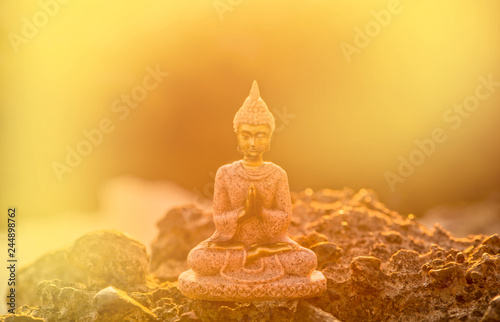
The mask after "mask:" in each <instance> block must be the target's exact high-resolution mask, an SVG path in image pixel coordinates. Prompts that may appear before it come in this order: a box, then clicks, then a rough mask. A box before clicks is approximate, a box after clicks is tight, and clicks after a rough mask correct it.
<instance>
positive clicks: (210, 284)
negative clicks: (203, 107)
mask: <svg viewBox="0 0 500 322" xmlns="http://www.w3.org/2000/svg"><path fill="white" fill-rule="evenodd" d="M233 123H234V131H235V132H236V135H237V138H238V151H239V152H240V153H241V154H243V159H242V160H239V161H235V162H233V163H231V164H227V165H224V166H222V167H220V168H219V170H218V171H217V174H216V176H215V191H214V201H213V208H214V209H213V220H214V223H215V227H216V231H215V233H214V234H213V235H212V236H211V237H210V238H209V239H207V240H205V241H203V242H201V243H200V244H199V245H198V246H196V247H195V248H194V249H192V250H191V252H190V253H189V255H188V259H187V263H188V265H189V267H190V268H191V269H190V270H188V271H186V272H184V273H182V274H181V275H180V276H179V289H180V291H181V292H182V293H183V294H184V295H186V296H189V297H192V298H198V299H205V300H220V301H244V300H278V299H295V298H307V297H313V296H316V295H318V294H319V293H321V292H323V291H324V290H325V289H326V280H325V277H324V276H323V275H322V274H321V273H320V272H318V271H315V269H316V264H317V259H316V255H315V254H314V252H312V251H311V250H309V249H306V248H303V247H301V246H300V245H299V244H297V243H296V242H295V241H293V240H292V239H290V237H288V233H287V229H288V225H289V224H290V220H291V216H292V205H291V198H290V190H289V188H288V178H287V174H286V172H285V171H284V170H283V169H282V168H280V167H279V166H277V165H276V164H274V163H272V162H265V161H264V160H263V154H264V152H266V151H269V149H270V142H271V136H272V133H273V131H274V128H275V121H274V117H273V115H272V114H271V112H270V111H269V110H268V108H267V106H266V103H265V102H264V101H263V100H262V98H260V94H259V88H258V85H257V82H255V81H254V82H253V85H252V89H251V90H250V95H249V96H248V98H247V99H246V100H245V102H244V103H243V106H242V107H241V108H240V109H239V111H238V112H237V113H236V115H235V117H234V122H233Z"/></svg>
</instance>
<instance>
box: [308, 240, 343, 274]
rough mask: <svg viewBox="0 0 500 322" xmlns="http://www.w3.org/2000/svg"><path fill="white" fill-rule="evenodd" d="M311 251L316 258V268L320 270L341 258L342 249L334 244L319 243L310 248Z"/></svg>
mask: <svg viewBox="0 0 500 322" xmlns="http://www.w3.org/2000/svg"><path fill="white" fill-rule="evenodd" d="M311 250H312V251H313V252H314V253H315V254H316V257H317V258H318V268H319V269H321V268H322V267H323V266H324V265H325V264H334V263H336V262H338V260H339V259H340V257H341V256H342V248H340V247H338V246H337V245H336V244H334V243H329V242H319V243H317V244H314V245H313V246H311Z"/></svg>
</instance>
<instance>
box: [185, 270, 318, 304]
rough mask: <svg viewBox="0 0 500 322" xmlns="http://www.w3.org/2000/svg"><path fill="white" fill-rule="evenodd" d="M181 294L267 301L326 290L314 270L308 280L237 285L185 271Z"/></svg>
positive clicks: (216, 277) (302, 296)
mask: <svg viewBox="0 0 500 322" xmlns="http://www.w3.org/2000/svg"><path fill="white" fill-rule="evenodd" d="M179 290H180V291H181V292H182V294H184V295H186V296H188V297H191V298H196V299H201V300H209V301H269V300H285V299H303V298H309V297H315V296H318V295H320V294H321V293H322V292H324V291H325V290H326V279H325V277H324V276H323V274H321V272H318V271H314V272H313V273H312V274H311V277H298V276H285V277H283V278H281V279H279V280H277V281H273V282H268V283H262V284H256V283H237V282H233V281H229V280H227V279H225V278H223V277H220V276H197V275H196V273H195V272H194V271H193V270H191V269H190V270H188V271H185V272H184V273H182V274H181V275H180V276H179Z"/></svg>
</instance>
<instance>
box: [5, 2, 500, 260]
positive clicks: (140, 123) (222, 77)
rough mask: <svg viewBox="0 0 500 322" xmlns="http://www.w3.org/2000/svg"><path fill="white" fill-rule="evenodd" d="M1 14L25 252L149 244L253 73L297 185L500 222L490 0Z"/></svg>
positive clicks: (232, 155) (276, 146) (196, 195)
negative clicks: (106, 234)
mask: <svg viewBox="0 0 500 322" xmlns="http://www.w3.org/2000/svg"><path fill="white" fill-rule="evenodd" d="M0 15H1V19H0V24H1V25H0V27H1V34H2V37H1V38H0V49H1V61H0V64H1V71H2V72H1V74H0V84H1V86H0V91H1V95H0V108H1V110H0V113H1V114H0V122H1V124H0V131H1V136H0V144H1V145H0V149H1V150H0V152H1V155H2V158H1V161H0V162H1V163H0V164H1V169H0V178H1V183H2V184H1V186H0V189H1V191H0V198H1V199H0V202H1V208H0V211H2V213H5V216H4V215H2V216H1V218H6V213H7V207H9V206H14V207H17V208H18V243H19V245H18V247H19V256H20V258H23V259H24V261H27V260H30V259H32V258H34V257H35V255H37V254H39V253H41V252H43V251H46V250H49V249H54V248H58V247H61V246H63V245H65V243H67V241H71V240H73V239H75V238H77V237H79V236H80V235H81V234H83V233H84V232H87V231H89V230H92V229H95V228H116V229H120V230H124V231H127V232H129V233H130V234H131V235H133V236H136V237H138V238H140V239H141V240H142V241H143V242H145V243H146V244H148V243H149V241H150V240H151V239H152V238H154V236H155V235H156V229H155V227H154V223H155V222H156V220H157V219H159V217H161V216H162V215H163V214H164V213H165V211H166V210H167V209H168V208H169V207H172V206H174V205H179V204H184V203H189V202H195V203H197V204H200V205H201V206H205V207H207V208H208V207H209V206H210V198H211V193H212V191H213V179H214V173H215V171H216V170H217V168H218V167H219V166H221V165H223V164H225V163H229V162H232V161H234V160H236V159H238V158H239V157H240V155H239V154H238V153H237V151H236V137H235V134H234V132H233V129H232V120H233V117H234V114H235V113H236V111H237V110H238V108H239V107H240V106H241V104H242V103H243V101H244V99H245V98H246V97H247V95H248V92H249V90H250V86H251V84H252V81H253V80H257V81H258V83H259V86H260V91H261V97H262V98H263V99H264V100H265V101H266V103H267V105H268V107H269V109H270V110H271V112H272V113H273V114H274V115H275V118H276V124H277V129H278V130H277V131H276V133H275V134H274V137H273V141H272V146H271V151H270V152H269V153H267V154H266V155H265V159H266V160H269V161H272V162H274V163H276V164H278V165H280V166H281V167H283V168H284V169H285V170H286V171H287V173H288V176H289V183H290V187H291V189H292V190H295V191H298V190H301V189H305V188H313V189H321V188H331V189H341V188H343V187H344V186H348V187H351V188H353V189H356V190H357V189H360V188H370V189H373V190H374V191H375V192H376V193H377V194H378V195H379V197H380V200H381V201H383V202H384V203H386V205H387V206H388V207H389V208H391V209H393V210H397V211H399V212H400V213H401V214H403V215H407V214H409V213H413V214H415V216H417V217H420V218H422V220H424V221H425V220H427V222H428V223H430V224H432V223H433V222H434V221H438V220H442V221H443V222H448V223H449V224H450V225H451V226H453V224H454V225H455V226H457V227H455V228H454V229H455V230H453V231H454V232H456V233H457V234H462V235H466V234H467V233H472V232H474V233H477V232H484V233H489V231H487V229H488V227H490V226H491V223H498V222H500V221H499V219H500V217H499V216H500V215H499V212H500V210H499V209H500V207H499V205H500V197H499V193H498V192H499V191H500V166H499V164H500V149H499V148H500V141H499V135H500V126H499V125H500V109H499V105H500V87H499V85H500V84H499V82H500V59H499V56H500V19H499V18H500V2H498V1H494V0H490V1H480V2H479V1H472V0H471V1H454V0H443V1H439V2H436V1H430V0H428V1H410V0H401V1H395V0H390V1H388V0H384V1H378V0H372V1H363V2H360V1H356V2H354V1H348V0H344V1H326V0H322V1H320V0H312V1H307V2H306V1H293V0H292V1H291V0H287V1H264V0H252V1H248V0H242V1H238V0H220V1H219V0H204V1H173V0H150V1H132V0H121V1H117V0H110V1H104V2H103V1H96V0H86V1H81V0H71V1H69V0H65V1H62V0H40V1H18V0H3V1H1V2H0ZM464 104H465V106H464ZM457 106H458V107H457ZM436 129H437V131H438V134H439V135H435V134H433V133H434V132H435V131H436ZM429 140H431V141H429ZM416 141H418V142H419V143H416ZM438 141H439V142H438ZM422 146H423V147H422ZM425 214H427V215H425ZM429 214H431V215H432V217H429V216H431V215H429ZM459 214H460V215H461V217H460V218H462V217H463V218H466V219H467V220H469V222H465V221H460V220H458V218H459V216H458V215H459ZM429 218H430V219H429ZM5 221H6V220H4V219H2V222H1V223H0V225H1V227H4V228H5ZM457 222H458V224H457ZM471 222H475V223H479V224H478V225H477V226H478V227H472V226H474V225H472V224H471ZM497 227H498V226H497ZM468 228H470V229H468ZM460 229H461V230H460ZM495 229H496V228H495ZM490 230H491V229H490Z"/></svg>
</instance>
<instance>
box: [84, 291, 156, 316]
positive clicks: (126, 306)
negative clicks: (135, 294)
mask: <svg viewBox="0 0 500 322" xmlns="http://www.w3.org/2000/svg"><path fill="white" fill-rule="evenodd" d="M92 303H93V305H94V307H95V309H96V311H97V312H98V314H99V317H98V318H99V319H100V320H103V321H156V319H157V318H156V316H155V315H154V314H153V312H151V310H149V309H148V308H146V307H144V306H143V305H142V304H140V303H139V302H137V301H136V300H134V299H133V298H131V297H130V296H128V295H127V293H125V292H123V291H121V290H118V289H116V288H114V287H111V286H110V287H107V288H105V289H103V290H101V291H99V292H98V293H97V294H96V295H95V296H94V298H93V299H92Z"/></svg>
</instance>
